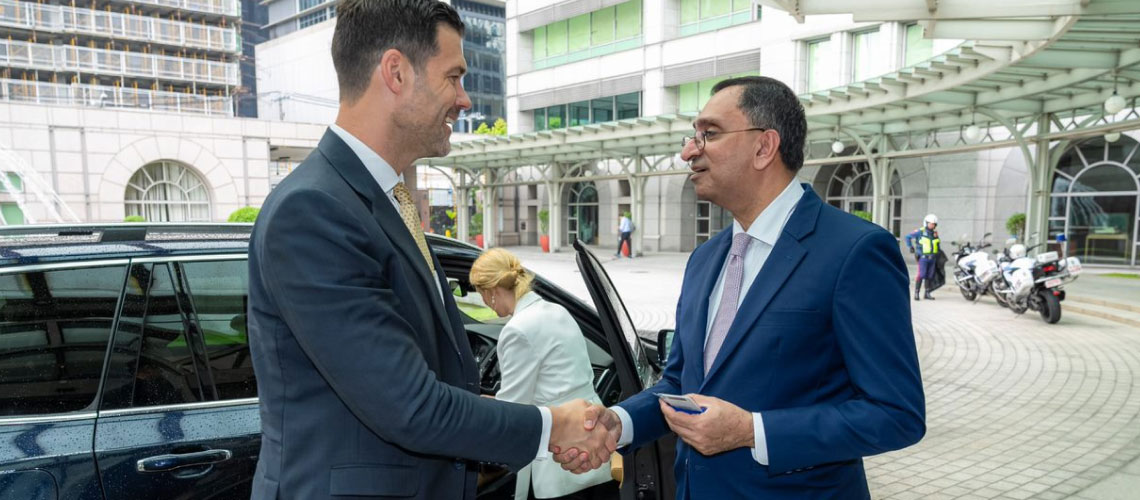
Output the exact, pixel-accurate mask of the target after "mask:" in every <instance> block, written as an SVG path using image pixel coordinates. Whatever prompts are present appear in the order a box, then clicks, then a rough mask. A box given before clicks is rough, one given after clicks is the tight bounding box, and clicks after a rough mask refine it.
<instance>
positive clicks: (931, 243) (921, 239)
mask: <svg viewBox="0 0 1140 500" xmlns="http://www.w3.org/2000/svg"><path fill="white" fill-rule="evenodd" d="M940 243H942V239H941V238H939V237H938V232H937V231H935V232H934V237H933V238H931V237H930V236H927V234H926V228H920V229H919V230H918V244H919V245H921V247H919V253H920V254H922V255H938V245H939V244H940Z"/></svg>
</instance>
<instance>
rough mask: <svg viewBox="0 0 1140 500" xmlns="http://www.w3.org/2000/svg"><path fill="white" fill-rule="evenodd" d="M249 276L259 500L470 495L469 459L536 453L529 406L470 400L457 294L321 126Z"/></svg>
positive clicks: (255, 238) (264, 219)
mask: <svg viewBox="0 0 1140 500" xmlns="http://www.w3.org/2000/svg"><path fill="white" fill-rule="evenodd" d="M433 259H434V254H433ZM435 268H436V269H440V270H442V269H443V268H442V266H440V264H439V261H438V260H437V259H436V260H435ZM441 272H442V271H441ZM249 276H250V295H249V318H250V328H249V337H250V349H251V351H252V358H253V365H254V369H255V371H256V373H257V386H258V395H259V397H260V400H261V431H262V441H261V456H260V461H259V462H258V464H257V473H256V475H255V477H254V483H253V498H254V499H274V498H298V499H302V498H303V499H306V500H309V499H319V498H330V497H337V496H353V497H356V498H372V497H384V498H389V497H394V496H398V497H410V498H426V499H438V498H468V499H470V498H474V497H475V477H476V472H475V471H474V470H473V469H472V468H469V467H467V465H468V462H469V461H486V462H497V463H505V464H508V465H510V466H512V467H514V468H521V467H522V466H525V465H526V464H527V463H529V462H530V461H531V460H533V459H534V457H535V452H536V451H537V450H538V443H539V439H540V434H541V428H542V419H541V416H540V415H539V411H538V409H537V408H535V407H533V406H524V405H516V404H511V403H504V402H500V401H494V400H491V399H486V398H480V397H479V396H478V391H479V389H478V373H477V368H476V366H475V360H474V357H473V356H472V354H471V348H470V344H468V341H467V338H466V333H465V331H464V328H463V324H462V322H461V321H460V316H459V311H458V309H457V308H456V306H455V301H454V300H453V299H452V297H451V295H450V294H444V300H443V301H441V300H440V297H439V291H438V289H437V288H436V283H434V282H433V278H432V275H431V272H430V270H429V269H428V267H427V264H426V262H424V259H423V257H422V254H421V253H420V251H419V249H418V248H417V247H416V244H415V242H414V240H413V239H412V236H411V235H410V234H409V232H408V230H407V228H406V227H405V226H404V223H403V221H402V220H401V219H400V216H399V214H398V212H397V211H396V209H395V207H393V206H392V203H391V202H390V201H389V200H388V198H387V196H386V195H385V194H384V192H383V191H382V190H381V189H380V186H379V185H378V184H377V183H376V181H375V180H374V179H373V178H372V176H371V175H370V174H369V173H368V171H367V170H366V169H365V168H364V165H363V164H362V163H361V162H360V159H359V158H358V157H357V156H356V154H355V153H353V151H352V150H351V149H350V148H349V147H348V145H346V144H345V143H344V141H342V140H341V139H340V137H338V136H337V135H336V134H334V133H332V132H331V131H330V132H326V133H325V136H324V138H323V139H321V142H320V145H319V146H318V147H317V149H316V150H315V151H313V153H312V154H311V155H309V157H308V158H307V159H306V160H305V162H304V163H302V164H301V166H300V167H298V168H297V169H296V170H295V171H294V172H293V173H291V174H290V175H289V176H288V177H287V178H285V180H284V181H282V182H281V184H280V185H279V186H278V187H277V188H276V189H274V190H273V192H272V193H270V195H269V197H268V199H266V201H265V205H264V206H263V207H262V209H261V213H260V214H259V216H258V218H257V223H256V224H255V225H254V229H253V235H252V237H251V240H250V248H249ZM441 278H442V276H441ZM439 285H440V286H442V289H443V290H447V289H448V288H447V286H446V283H445V282H444V281H442V280H441V281H440V282H439Z"/></svg>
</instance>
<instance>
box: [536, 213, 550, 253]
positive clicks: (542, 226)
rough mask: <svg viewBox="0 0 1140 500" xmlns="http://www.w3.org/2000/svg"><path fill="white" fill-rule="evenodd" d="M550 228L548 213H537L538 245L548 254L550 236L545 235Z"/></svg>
mask: <svg viewBox="0 0 1140 500" xmlns="http://www.w3.org/2000/svg"><path fill="white" fill-rule="evenodd" d="M549 227H550V211H549V210H539V211H538V233H539V235H540V236H539V237H538V245H539V246H541V247H542V251H543V252H544V253H550V236H549V235H547V234H546V230H547V228H549Z"/></svg>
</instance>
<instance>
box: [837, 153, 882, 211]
mask: <svg viewBox="0 0 1140 500" xmlns="http://www.w3.org/2000/svg"><path fill="white" fill-rule="evenodd" d="M874 196H875V184H874V183H873V182H871V168H870V167H868V166H867V164H866V163H862V162H860V163H844V164H842V165H839V167H838V168H836V169H835V172H834V173H833V174H831V180H830V181H829V182H828V183H827V203H828V204H830V205H831V206H834V207H835V208H838V209H840V210H843V211H844V212H856V211H859V212H867V213H871V208H872V207H873V206H874V205H873V203H872V202H873V201H874Z"/></svg>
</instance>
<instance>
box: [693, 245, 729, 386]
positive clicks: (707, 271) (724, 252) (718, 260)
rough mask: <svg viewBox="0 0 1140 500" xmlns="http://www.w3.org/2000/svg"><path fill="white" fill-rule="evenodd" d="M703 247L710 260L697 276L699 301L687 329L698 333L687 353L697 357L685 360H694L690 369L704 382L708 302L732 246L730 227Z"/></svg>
mask: <svg viewBox="0 0 1140 500" xmlns="http://www.w3.org/2000/svg"><path fill="white" fill-rule="evenodd" d="M705 245H710V246H712V248H711V249H710V250H709V251H710V252H711V260H709V261H707V265H706V266H705V268H704V275H702V276H698V277H697V279H698V281H697V285H698V286H699V288H698V290H699V291H700V293H699V294H698V295H697V296H698V297H700V299H699V300H698V301H697V304H696V309H695V310H693V314H692V315H691V316H690V317H691V318H693V319H692V320H690V321H691V323H690V324H689V329H690V330H691V331H694V332H699V334H698V335H692V336H690V338H691V339H693V340H692V341H691V342H694V344H692V345H691V347H692V349H691V350H689V351H688V352H695V353H698V354H699V355H698V356H687V357H686V359H689V358H692V359H694V360H695V361H694V363H695V364H693V365H692V367H693V368H694V369H695V370H696V373H699V374H700V375H699V377H700V378H699V379H700V380H701V381H702V382H703V381H704V374H705V367H704V359H705V357H704V352H705V338H706V337H708V334H709V328H708V325H709V301H710V300H711V298H712V292H713V287H715V286H716V280H717V278H719V277H720V271H721V268H722V267H723V266H724V259H725V258H727V257H728V250H729V248H730V247H731V246H732V227H731V226H730V227H728V228H727V229H724V230H722V231H721V232H720V233H719V234H717V235H716V236H714V237H713V239H711V240H709V241H708V242H707V243H705Z"/></svg>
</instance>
